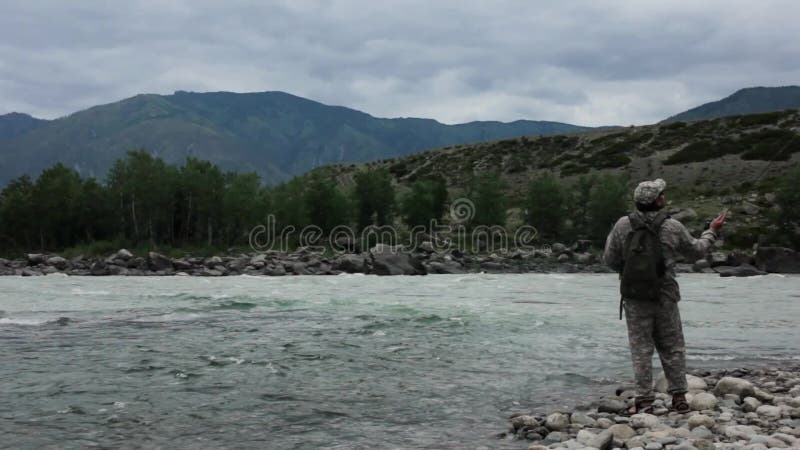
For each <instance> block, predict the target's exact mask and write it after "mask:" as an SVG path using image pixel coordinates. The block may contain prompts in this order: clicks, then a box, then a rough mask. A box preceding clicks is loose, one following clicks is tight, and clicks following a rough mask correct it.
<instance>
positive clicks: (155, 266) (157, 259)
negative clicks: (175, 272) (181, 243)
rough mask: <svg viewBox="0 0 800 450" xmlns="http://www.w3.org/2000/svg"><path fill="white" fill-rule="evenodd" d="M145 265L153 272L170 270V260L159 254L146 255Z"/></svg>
mask: <svg viewBox="0 0 800 450" xmlns="http://www.w3.org/2000/svg"><path fill="white" fill-rule="evenodd" d="M147 265H148V267H150V270H153V271H161V270H172V260H171V259H169V258H167V257H166V256H164V255H162V254H161V253H156V252H149V253H147Z"/></svg>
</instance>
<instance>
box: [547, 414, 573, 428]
mask: <svg viewBox="0 0 800 450" xmlns="http://www.w3.org/2000/svg"><path fill="white" fill-rule="evenodd" d="M544 426H546V427H547V428H548V429H550V430H553V431H562V430H566V429H567V428H569V417H568V416H567V415H566V414H562V413H553V414H550V415H549V416H547V420H545V423H544Z"/></svg>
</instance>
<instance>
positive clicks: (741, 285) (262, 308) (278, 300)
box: [0, 274, 800, 449]
mask: <svg viewBox="0 0 800 450" xmlns="http://www.w3.org/2000/svg"><path fill="white" fill-rule="evenodd" d="M679 281H680V283H681V290H682V294H683V298H684V300H683V301H682V302H681V314H682V316H683V322H684V330H685V334H686V339H687V346H688V349H687V351H688V359H689V360H688V364H689V366H690V368H702V367H709V368H711V367H714V368H718V367H728V366H737V367H738V366H769V365H780V364H781V363H782V362H786V361H793V362H796V361H797V360H798V359H800V350H799V349H798V346H799V345H800V277H797V276H781V275H769V276H763V277H754V278H717V277H714V276H709V275H686V276H682V277H681V278H680V280H679ZM617 289H618V287H617V280H616V277H615V276H614V275H609V274H598V275H588V274H550V275H542V274H527V275H486V274H473V275H436V276H428V277H375V276H364V275H341V276H330V277H323V276H310V277H302V276H301V277H247V276H241V277H225V278H189V277H67V276H59V275H51V276H47V277H35V278H34V277H32V278H19V277H0V361H2V364H0V381H1V383H0V436H2V438H0V439H2V442H1V443H0V446H2V447H6V448H76V447H92V446H100V447H133V448H269V449H288V448H343V449H344V448H347V449H349V448H479V447H486V448H497V447H504V448H508V447H512V448H514V447H519V448H525V446H526V444H525V443H524V442H514V441H500V440H497V439H495V438H494V437H493V435H495V434H497V433H498V432H501V431H504V430H505V429H506V427H507V424H508V422H507V417H508V415H509V414H511V413H513V412H517V411H547V410H550V409H553V408H558V407H570V406H573V405H576V404H581V403H588V402H589V401H591V400H593V399H596V398H597V397H598V396H599V395H603V394H609V393H612V392H613V390H614V388H615V386H616V385H617V384H619V383H623V382H629V381H630V380H631V377H632V374H631V369H630V362H629V353H628V347H627V338H626V333H625V324H624V322H623V321H620V320H619V319H618V295H617ZM656 366H657V364H656Z"/></svg>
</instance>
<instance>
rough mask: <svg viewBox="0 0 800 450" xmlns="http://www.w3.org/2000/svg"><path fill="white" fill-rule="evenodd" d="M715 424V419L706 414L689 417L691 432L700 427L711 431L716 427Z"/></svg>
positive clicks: (688, 422)
mask: <svg viewBox="0 0 800 450" xmlns="http://www.w3.org/2000/svg"><path fill="white" fill-rule="evenodd" d="M714 423H715V422H714V419H712V418H711V417H709V416H707V415H705V414H694V415H693V416H691V417H689V420H688V421H687V424H688V426H689V429H690V430H694V429H695V428H697V427H700V426H704V427H706V428H709V429H710V428H712V427H713V426H714Z"/></svg>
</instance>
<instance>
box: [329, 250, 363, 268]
mask: <svg viewBox="0 0 800 450" xmlns="http://www.w3.org/2000/svg"><path fill="white" fill-rule="evenodd" d="M366 267H367V260H366V258H364V256H362V255H356V254H353V253H347V254H344V255H341V256H339V257H338V258H336V259H335V260H334V261H333V268H334V269H335V270H341V271H342V272H347V273H362V272H364V271H365V270H366Z"/></svg>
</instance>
